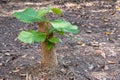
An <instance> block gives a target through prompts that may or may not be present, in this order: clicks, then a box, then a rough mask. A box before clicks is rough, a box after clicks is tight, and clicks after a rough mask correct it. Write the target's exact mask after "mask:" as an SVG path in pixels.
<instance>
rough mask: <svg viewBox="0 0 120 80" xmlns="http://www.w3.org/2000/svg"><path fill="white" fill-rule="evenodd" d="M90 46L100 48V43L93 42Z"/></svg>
mask: <svg viewBox="0 0 120 80" xmlns="http://www.w3.org/2000/svg"><path fill="white" fill-rule="evenodd" d="M90 45H91V46H93V47H99V43H98V42H91V43H90Z"/></svg>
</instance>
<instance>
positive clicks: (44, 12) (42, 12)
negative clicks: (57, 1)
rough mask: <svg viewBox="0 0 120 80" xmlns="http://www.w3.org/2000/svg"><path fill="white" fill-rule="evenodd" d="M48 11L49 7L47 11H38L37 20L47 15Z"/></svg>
mask: <svg viewBox="0 0 120 80" xmlns="http://www.w3.org/2000/svg"><path fill="white" fill-rule="evenodd" d="M50 10H51V8H50V7H48V8H47V9H40V10H39V11H38V18H41V17H43V16H44V15H45V14H47V13H49V12H50Z"/></svg>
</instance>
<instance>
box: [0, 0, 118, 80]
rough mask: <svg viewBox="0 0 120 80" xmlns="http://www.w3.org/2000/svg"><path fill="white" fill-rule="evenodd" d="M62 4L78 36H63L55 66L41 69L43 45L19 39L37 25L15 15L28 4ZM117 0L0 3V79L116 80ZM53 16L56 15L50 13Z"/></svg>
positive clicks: (38, 5)
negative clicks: (25, 21) (24, 32)
mask: <svg viewBox="0 0 120 80" xmlns="http://www.w3.org/2000/svg"><path fill="white" fill-rule="evenodd" d="M48 5H50V6H52V7H60V8H61V9H62V11H63V14H64V15H63V18H64V19H66V20H69V21H70V22H71V23H72V24H75V25H77V26H78V27H79V30H80V32H79V34H77V35H73V34H68V35H66V36H65V37H61V36H60V38H61V39H62V41H63V42H61V43H59V44H58V45H57V46H56V49H57V57H58V60H59V66H58V68H57V69H54V70H52V69H51V70H41V69H40V68H39V67H40V65H39V63H40V60H41V56H40V51H41V47H40V45H39V44H38V43H35V44H24V43H22V42H20V41H19V40H17V35H18V33H19V32H20V31H21V30H29V29H36V23H35V24H25V23H22V22H20V21H18V20H17V19H15V18H14V17H13V15H12V14H13V12H15V11H18V10H22V9H24V8H26V7H33V8H35V9H39V8H41V7H47V6H48ZM118 7H120V1H119V0H118V1H116V2H114V1H111V0H106V1H104V0H100V1H98V0H94V1H93V0H92V1H89V2H88V1H83V2H82V1H77V0H76V2H70V1H67V0H66V1H64V0H61V1H57V0H56V1H54V0H51V1H40V2H34V1H33V0H32V1H31V2H29V1H27V0H26V1H25V2H21V1H19V2H17V1H15V0H13V1H10V2H6V3H5V2H4V3H3V2H1V1H0V80H28V78H29V79H30V78H31V80H120V10H118V9H117V8H118ZM50 16H51V19H55V18H56V17H57V16H55V15H50Z"/></svg>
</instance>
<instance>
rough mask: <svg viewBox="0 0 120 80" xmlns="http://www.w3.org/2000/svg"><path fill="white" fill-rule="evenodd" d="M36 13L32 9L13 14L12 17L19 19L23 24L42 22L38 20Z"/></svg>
mask: <svg viewBox="0 0 120 80" xmlns="http://www.w3.org/2000/svg"><path fill="white" fill-rule="evenodd" d="M37 15H38V13H37V11H36V10H34V9H32V8H26V9H25V10H24V11H22V12H15V13H14V16H15V17H16V18H17V19H19V20H20V21H22V22H25V23H31V22H37V21H40V20H42V18H38V16H37Z"/></svg>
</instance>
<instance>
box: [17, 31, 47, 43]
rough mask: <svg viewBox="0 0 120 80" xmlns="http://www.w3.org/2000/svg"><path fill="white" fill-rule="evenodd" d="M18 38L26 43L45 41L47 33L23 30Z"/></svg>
mask: <svg viewBox="0 0 120 80" xmlns="http://www.w3.org/2000/svg"><path fill="white" fill-rule="evenodd" d="M18 39H19V40H20V41H22V42H24V43H34V42H43V41H45V39H46V35H45V34H44V33H40V32H36V31H34V30H30V31H22V32H20V34H19V36H18Z"/></svg>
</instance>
